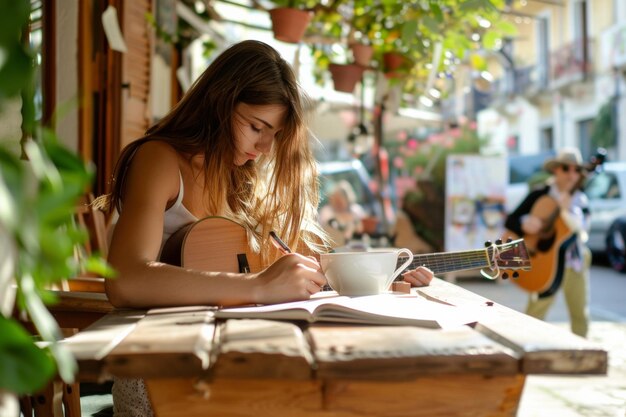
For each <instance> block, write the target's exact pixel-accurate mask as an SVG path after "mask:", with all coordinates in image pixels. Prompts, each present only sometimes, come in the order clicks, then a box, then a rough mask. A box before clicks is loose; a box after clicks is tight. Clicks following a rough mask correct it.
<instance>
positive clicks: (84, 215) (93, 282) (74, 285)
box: [62, 193, 108, 293]
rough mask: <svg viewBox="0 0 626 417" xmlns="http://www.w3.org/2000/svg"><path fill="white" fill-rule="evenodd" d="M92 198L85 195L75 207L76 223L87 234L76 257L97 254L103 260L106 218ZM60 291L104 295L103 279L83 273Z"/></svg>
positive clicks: (105, 255)
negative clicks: (95, 205)
mask: <svg viewBox="0 0 626 417" xmlns="http://www.w3.org/2000/svg"><path fill="white" fill-rule="evenodd" d="M93 201H94V196H93V195H92V194H91V193H88V194H85V195H84V196H83V198H82V199H81V200H80V201H79V202H78V204H77V206H76V213H75V215H76V222H77V223H78V224H79V225H80V226H81V227H83V228H85V229H86V230H87V232H88V235H89V238H88V239H87V241H86V242H85V244H84V245H83V246H82V247H81V248H77V252H76V256H77V257H79V258H80V257H83V256H90V255H94V254H98V255H100V256H102V257H103V258H106V257H107V255H108V243H107V242H108V241H107V224H106V218H105V217H106V216H105V214H104V212H102V210H100V209H98V208H95V207H94V205H93ZM62 289H63V290H65V291H75V292H97V293H104V278H102V277H99V276H96V275H93V274H89V273H83V274H80V275H79V276H77V277H72V278H70V279H68V280H67V281H66V283H64V285H63V286H62Z"/></svg>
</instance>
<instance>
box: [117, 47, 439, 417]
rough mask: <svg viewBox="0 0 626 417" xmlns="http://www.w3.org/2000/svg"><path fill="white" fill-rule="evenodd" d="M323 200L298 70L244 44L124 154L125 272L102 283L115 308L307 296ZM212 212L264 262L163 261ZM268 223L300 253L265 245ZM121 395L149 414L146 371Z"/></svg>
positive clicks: (122, 406) (414, 279) (422, 272)
mask: <svg viewBox="0 0 626 417" xmlns="http://www.w3.org/2000/svg"><path fill="white" fill-rule="evenodd" d="M317 204H318V186H317V172H316V164H315V160H314V158H313V155H312V153H311V150H310V148H309V144H308V135H307V130H306V126H305V116H304V110H303V97H302V95H301V93H300V91H299V88H298V85H297V82H296V78H295V76H294V73H293V71H292V70H291V68H290V66H289V65H288V64H287V62H286V61H285V60H283V59H282V58H281V57H280V55H279V54H278V53H277V52H276V51H275V50H274V49H273V48H271V47H270V46H268V45H266V44H264V43H262V42H257V41H244V42H241V43H238V44H236V45H234V46H232V47H230V48H229V49H227V50H226V51H224V52H223V53H222V54H221V55H220V56H219V57H217V58H216V59H215V61H214V62H213V63H212V64H211V65H210V66H209V67H208V68H207V70H206V71H205V72H204V73H203V74H202V76H201V77H200V78H199V79H198V80H197V81H196V82H195V83H194V85H193V86H192V87H191V89H190V90H189V91H188V92H187V93H186V94H185V96H184V97H183V99H182V100H181V101H180V103H178V104H177V105H176V106H175V107H174V108H173V109H172V110H171V111H170V113H169V114H168V115H167V116H165V117H164V118H163V119H162V120H160V121H159V122H158V123H157V124H155V125H154V126H153V127H151V128H150V129H149V130H148V131H147V133H146V135H145V136H144V137H143V138H141V139H139V140H137V141H135V142H133V143H131V144H130V145H129V146H128V147H126V148H125V149H124V151H123V152H122V154H121V156H120V160H119V162H118V164H117V167H116V170H115V177H114V183H113V191H112V194H111V196H110V198H109V205H110V207H111V208H112V209H116V210H117V211H118V213H119V219H118V221H117V223H116V225H115V229H114V232H113V236H112V240H111V244H110V248H109V262H110V263H111V265H112V266H113V267H114V268H115V269H116V270H117V272H118V276H117V278H116V279H113V280H107V282H106V291H107V295H108V297H109V299H110V301H111V303H113V305H115V306H116V307H131V308H132V307H135V308H141V307H157V306H181V305H236V304H246V303H263V304H266V303H278V302H286V301H294V300H302V299H307V298H309V297H310V296H311V294H314V293H316V292H318V291H319V290H320V288H321V287H322V286H323V285H324V284H325V283H326V278H325V277H324V274H323V273H322V272H321V270H320V266H319V263H318V262H317V260H316V259H315V258H314V257H308V256H303V255H301V254H299V253H297V252H298V251H301V252H303V251H307V252H309V253H311V252H313V253H315V252H319V251H320V250H323V248H324V246H323V244H324V242H325V238H324V232H323V231H322V229H321V228H320V226H319V225H317V223H316V215H317ZM209 215H211V216H224V217H228V218H230V219H232V220H234V221H236V222H237V223H239V224H241V225H242V226H244V227H245V228H246V230H247V232H248V236H249V240H250V246H251V248H253V249H255V250H257V251H258V252H259V253H260V255H261V258H262V259H263V261H264V264H265V265H267V267H266V268H265V269H263V270H262V271H260V272H255V273H249V274H243V273H241V274H240V273H226V272H220V271H197V270H190V269H184V268H180V267H176V266H172V265H167V264H164V263H162V262H159V255H160V251H161V248H162V246H163V243H164V242H165V241H166V240H167V238H168V237H169V236H170V235H171V234H172V233H174V232H175V231H177V230H178V229H180V228H181V227H183V226H185V225H187V224H189V223H192V222H194V221H196V220H198V219H201V218H203V217H206V216H209ZM272 230H273V231H275V232H276V233H277V234H278V235H279V236H280V237H281V238H282V239H283V240H284V241H285V242H286V243H287V244H288V245H289V246H290V247H291V248H292V249H294V253H291V254H287V255H284V256H280V255H278V254H277V252H276V251H275V250H266V248H270V247H272V245H271V243H270V241H269V239H270V238H269V236H268V234H269V232H270V231H272ZM318 242H320V243H322V245H318V244H317V243H318ZM271 254H276V255H275V256H274V258H272V255H271ZM405 279H406V280H407V281H409V282H411V283H413V284H414V285H426V284H428V283H429V282H430V280H431V279H432V272H431V271H429V270H428V269H426V268H419V269H417V270H414V271H411V272H409V273H408V274H406V277H405ZM114 399H115V412H116V415H118V416H135V415H151V412H150V407H149V403H148V401H147V396H146V394H145V389H144V387H143V383H142V381H140V380H132V381H129V380H117V381H116V383H115V385H114Z"/></svg>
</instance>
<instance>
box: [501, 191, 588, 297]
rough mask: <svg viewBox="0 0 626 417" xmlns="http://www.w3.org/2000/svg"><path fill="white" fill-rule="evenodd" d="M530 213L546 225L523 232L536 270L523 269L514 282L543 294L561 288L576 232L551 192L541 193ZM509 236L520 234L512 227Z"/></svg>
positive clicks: (528, 289)
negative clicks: (550, 194) (539, 229)
mask: <svg viewBox="0 0 626 417" xmlns="http://www.w3.org/2000/svg"><path fill="white" fill-rule="evenodd" d="M529 214H530V215H533V216H536V217H538V218H539V219H540V220H542V222H543V224H544V227H543V228H542V230H541V231H540V232H539V233H537V234H534V235H528V234H527V235H524V242H525V243H526V247H527V248H528V253H529V255H530V262H531V264H532V266H533V270H532V272H528V271H522V272H520V273H519V274H520V279H518V280H515V281H514V282H515V284H517V285H518V286H519V287H520V288H522V289H523V290H525V291H528V292H536V293H539V297H540V298H543V297H547V296H550V295H552V294H554V293H555V292H556V291H557V290H558V289H559V287H560V285H561V282H562V281H563V273H564V269H565V252H566V250H567V248H568V247H569V246H570V245H571V244H573V243H575V241H576V234H575V233H574V232H573V231H572V229H571V228H570V227H569V226H568V224H567V222H566V221H565V219H564V218H563V215H562V214H561V209H560V207H559V204H558V202H557V201H556V200H555V199H554V198H552V197H550V196H548V195H544V196H541V197H539V198H538V199H537V201H535V204H533V207H532V208H531V210H530V213H529ZM507 236H508V237H514V238H518V237H519V236H517V235H516V234H515V233H513V232H511V231H507Z"/></svg>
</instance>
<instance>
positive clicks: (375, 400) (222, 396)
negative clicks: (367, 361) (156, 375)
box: [146, 375, 524, 417]
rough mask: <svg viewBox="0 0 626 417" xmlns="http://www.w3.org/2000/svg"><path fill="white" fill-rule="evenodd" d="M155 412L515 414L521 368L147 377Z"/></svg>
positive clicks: (234, 416) (238, 416)
mask: <svg viewBox="0 0 626 417" xmlns="http://www.w3.org/2000/svg"><path fill="white" fill-rule="evenodd" d="M146 385H147V387H148V393H149V397H150V400H151V402H152V406H153V409H154V410H155V414H156V415H157V416H158V417H178V416H181V417H182V416H185V417H212V416H216V417H217V416H219V417H244V416H250V417H293V416H298V417H312V416H322V417H364V416H365V417H367V416H370V417H373V416H377V417H382V416H389V417H400V416H402V417H405V416H411V417H455V416H459V417H461V416H462V417H483V416H494V417H505V416H509V417H512V416H515V414H516V412H517V407H518V403H519V399H520V396H521V394H522V390H523V387H524V377H523V376H521V375H511V376H493V377H484V376H479V375H459V376H458V377H455V378H449V377H444V376H429V377H423V378H417V379H414V380H411V381H401V382H390V381H386V382H372V381H349V380H333V381H319V380H317V381H298V380H280V379H275V380H269V381H268V380H267V379H262V380H260V379H243V380H241V379H215V380H211V381H210V382H208V381H199V380H195V379H193V380H192V379H169V380H168V379H153V380H146Z"/></svg>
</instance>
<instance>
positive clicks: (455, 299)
mask: <svg viewBox="0 0 626 417" xmlns="http://www.w3.org/2000/svg"><path fill="white" fill-rule="evenodd" d="M417 292H418V294H420V295H423V296H425V297H427V298H429V299H433V300H438V301H441V302H445V303H449V304H453V305H458V306H474V307H476V308H480V309H483V310H484V311H485V312H486V313H485V314H483V315H482V319H481V320H480V322H479V323H478V324H477V325H476V326H475V329H476V330H477V331H479V332H481V333H482V334H484V335H486V336H487V337H489V338H491V339H493V340H495V341H497V342H499V343H501V344H503V345H505V346H508V347H510V348H511V349H513V350H514V351H516V352H517V353H518V354H519V355H520V356H521V357H522V365H521V371H522V373H524V374H601V375H604V374H606V373H607V367H608V354H607V352H606V351H605V350H603V349H602V348H601V347H600V346H598V345H596V344H594V343H591V342H589V341H588V340H586V339H584V338H581V337H579V336H576V335H575V334H573V333H571V332H569V331H567V330H565V329H562V328H559V327H556V326H554V325H552V324H550V323H547V322H544V321H541V320H537V319H535V318H533V317H530V316H527V315H525V314H521V313H519V312H517V311H515V310H512V309H510V308H508V307H505V306H503V305H500V304H498V303H494V302H492V301H491V300H488V299H487V298H484V297H482V296H480V295H478V294H475V293H473V292H471V291H468V290H465V289H463V288H461V287H458V286H456V285H454V284H451V283H448V282H445V281H442V280H439V279H436V280H433V282H432V284H431V285H430V286H428V287H423V288H419V289H417Z"/></svg>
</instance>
